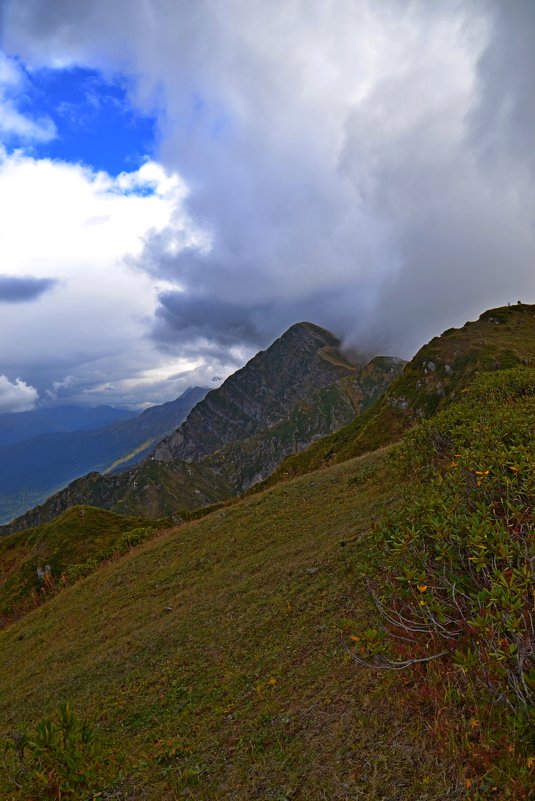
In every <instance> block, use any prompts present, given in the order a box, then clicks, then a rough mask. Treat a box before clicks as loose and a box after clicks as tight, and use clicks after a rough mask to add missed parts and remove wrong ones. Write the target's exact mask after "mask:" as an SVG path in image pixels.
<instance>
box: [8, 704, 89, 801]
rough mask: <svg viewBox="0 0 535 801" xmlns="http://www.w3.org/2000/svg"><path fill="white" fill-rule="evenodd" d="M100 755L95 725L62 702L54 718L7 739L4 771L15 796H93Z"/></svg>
mask: <svg viewBox="0 0 535 801" xmlns="http://www.w3.org/2000/svg"><path fill="white" fill-rule="evenodd" d="M97 759H98V754H97V748H96V744H95V737H94V732H93V729H92V728H91V726H90V725H89V723H88V722H87V721H81V720H79V719H78V718H77V717H76V716H75V715H74V713H73V711H72V709H71V707H70V706H69V704H63V705H61V706H60V707H59V708H58V710H57V712H56V716H55V719H45V720H42V721H41V722H40V723H38V724H37V726H36V727H35V729H32V730H30V731H26V732H23V733H22V734H19V735H14V736H12V737H10V738H8V739H7V740H6V741H5V743H4V759H3V765H2V768H3V770H2V773H3V775H4V779H5V782H6V783H7V785H6V786H11V788H12V796H11V797H12V798H24V799H57V801H60V799H79V798H87V799H90V798H93V796H94V792H95V787H96V784H97V779H98V776H97V773H98V761H97Z"/></svg>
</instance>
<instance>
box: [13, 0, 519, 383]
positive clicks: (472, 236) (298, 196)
mask: <svg viewBox="0 0 535 801" xmlns="http://www.w3.org/2000/svg"><path fill="white" fill-rule="evenodd" d="M6 8H7V10H6V12H5V27H4V30H5V34H4V36H5V46H6V48H8V49H9V50H10V52H12V53H17V54H19V55H20V56H21V57H22V58H24V59H26V61H27V62H28V63H29V64H30V65H33V66H34V67H36V68H37V67H40V66H43V65H45V66H46V65H57V64H78V65H86V66H88V67H91V68H94V69H100V70H102V71H103V72H105V73H107V74H113V72H114V71H122V72H123V73H127V74H129V75H130V76H131V87H130V92H131V100H132V103H133V104H136V105H137V106H138V107H139V108H141V109H144V110H145V111H147V110H151V111H152V113H154V114H156V115H157V116H158V120H159V130H160V140H159V153H158V158H159V160H160V161H161V163H162V164H163V166H164V168H165V169H166V170H167V171H168V172H169V174H171V173H173V174H175V173H176V174H178V175H180V176H181V180H183V181H184V183H185V186H186V187H187V189H188V191H187V193H185V194H184V195H182V196H181V197H180V200H179V201H178V200H177V202H176V207H175V209H174V210H173V211H172V212H171V213H170V214H169V218H168V220H167V222H166V223H165V224H163V225H161V226H159V227H157V228H154V229H153V230H147V231H146V232H145V234H144V237H143V243H142V247H141V248H140V249H139V250H138V251H137V252H136V253H135V254H134V255H133V257H132V258H131V259H130V262H129V263H130V265H131V266H132V265H135V269H136V270H137V272H138V274H139V275H144V276H145V277H146V278H147V279H148V280H149V281H151V282H152V283H153V286H154V305H153V307H152V310H151V311H149V310H147V315H146V326H147V331H149V332H150V336H151V338H152V342H153V343H154V344H155V345H156V346H157V347H158V348H159V350H160V352H161V353H163V354H166V357H169V358H170V356H171V355H173V354H174V355H175V356H176V357H179V356H180V357H182V358H187V359H189V360H190V361H191V363H194V364H195V365H196V367H195V368H193V369H196V370H198V369H199V366H200V365H202V364H203V363H205V362H203V360H206V359H207V358H208V354H209V355H210V358H211V359H212V362H210V369H213V370H215V371H217V372H218V373H219V372H220V371H221V369H227V370H228V368H229V366H230V365H232V364H233V363H236V362H239V360H240V359H242V358H245V356H246V355H249V354H250V353H251V352H252V351H253V350H255V349H257V348H258V347H261V346H264V345H266V344H268V342H269V341H270V340H272V339H273V338H274V337H276V336H277V335H279V334H280V333H281V332H282V330H284V329H285V328H287V327H288V326H289V325H291V324H292V323H293V322H295V321H296V320H299V319H310V320H313V321H315V322H317V323H318V324H320V325H324V326H326V327H327V328H330V329H331V330H333V331H334V332H335V333H337V334H339V335H342V336H343V337H344V338H345V340H346V341H347V342H348V343H349V344H354V345H355V344H356V345H358V346H360V347H364V348H366V349H369V350H375V351H379V350H386V351H389V352H390V353H395V354H398V355H401V356H410V355H411V354H412V353H413V352H414V350H415V349H416V348H417V347H418V346H419V345H421V344H422V343H423V342H424V341H425V340H427V339H428V338H429V337H430V336H432V335H433V334H436V333H438V332H439V331H440V330H441V329H443V328H446V327H448V326H450V325H455V324H459V323H462V322H464V321H465V320H466V319H468V318H469V317H474V316H477V315H478V314H479V313H480V312H481V311H482V310H483V309H484V308H486V307H489V306H492V305H499V304H502V303H506V302H507V301H508V300H517V299H518V298H521V299H523V300H526V301H529V300H534V299H535V277H534V276H535V271H534V268H533V252H534V246H535V229H534V225H533V215H534V209H535V203H534V201H535V197H534V186H535V184H534V181H533V178H534V175H533V170H534V166H535V162H534V156H533V152H534V151H533V147H532V143H533V136H534V125H535V109H534V103H533V96H532V86H533V83H534V81H535V54H534V49H533V47H532V42H533V41H534V40H535V7H534V5H533V3H531V2H530V0H511V2H508V3H507V4H504V3H502V2H501V0H487V1H486V2H483V0H466V1H465V2H462V1H461V2H456V3H444V4H439V3H429V2H426V1H425V0H414V2H411V3H406V2H402V1H401V0H385V2H382V3H376V2H371V0H308V2H307V3H302V2H299V1H298V0H284V1H283V0H277V1H276V2H268V1H267V0H265V2H258V3H251V2H248V0H230V2H229V0H199V2H196V3H193V4H192V3H185V2H178V3H171V2H169V1H168V0H146V2H144V3H136V4H131V3H130V2H128V0H116V2H114V3H109V2H106V1H105V0H94V2H92V3H86V2H82V1H81V0H80V1H77V0H75V1H74V2H73V0H68V1H67V0H26V2H25V3H16V2H14V0H8V3H7V7H6ZM214 360H215V361H214ZM218 360H219V364H221V365H222V366H223V367H222V368H221V367H218V366H217V364H218ZM186 372H187V370H186Z"/></svg>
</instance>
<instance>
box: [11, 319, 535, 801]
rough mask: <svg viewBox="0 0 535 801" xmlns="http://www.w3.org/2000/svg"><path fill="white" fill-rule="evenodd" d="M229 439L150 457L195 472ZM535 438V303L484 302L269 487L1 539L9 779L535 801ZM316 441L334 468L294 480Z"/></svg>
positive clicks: (285, 794) (213, 791) (156, 465)
mask: <svg viewBox="0 0 535 801" xmlns="http://www.w3.org/2000/svg"><path fill="white" fill-rule="evenodd" d="M372 362H375V364H372V363H370V365H368V367H367V368H366V367H362V366H359V367H356V368H355V371H354V373H353V374H352V375H346V376H342V377H339V378H337V379H336V380H335V381H334V383H333V384H332V385H330V386H327V387H324V388H322V389H319V390H315V391H313V392H312V393H311V394H310V395H309V396H308V399H309V400H310V405H311V406H314V408H315V414H317V415H319V416H320V418H321V417H322V416H323V414H324V412H322V411H321V409H318V407H319V406H321V399H322V398H323V399H324V400H325V396H324V393H326V392H327V393H330V392H331V388H332V387H335V388H336V387H343V388H344V391H345V392H346V393H349V389H348V387H349V386H351V382H352V381H356V382H357V383H356V384H353V389H354V390H355V394H358V392H359V391H361V388H362V387H363V386H364V385H365V383H366V381H371V383H372V384H373V383H374V382H375V378H376V376H374V372H375V370H377V369H378V368H380V369H381V370H382V371H384V370H385V369H387V367H388V363H387V362H386V363H385V362H383V361H382V360H379V361H378V363H377V360H372ZM430 362H431V363H430ZM383 379H384V380H386V377H385V376H383ZM340 392H341V393H342V390H340ZM342 395H343V393H342V394H340V395H338V394H336V395H335V396H329V398H330V399H329V400H328V401H327V400H325V403H326V408H328V407H329V404H330V403H331V399H332V397H335V404H334V405H335V408H336V416H338V415H339V414H342V416H343V412H342V410H343V406H344V404H343V400H342ZM346 397H349V395H348V394H347V395H346ZM312 399H313V400H312ZM307 413H308V414H310V410H308V412H307V399H304V400H302V401H298V402H297V403H296V404H295V405H294V406H293V407H292V409H291V410H290V412H289V413H286V415H285V416H284V417H283V418H282V419H281V420H279V422H275V423H272V425H271V427H270V428H267V429H262V430H260V431H257V432H256V433H255V434H251V435H250V436H249V437H248V438H247V439H246V440H241V442H253V441H255V443H256V444H257V445H258V442H261V441H262V439H261V440H259V441H256V439H255V438H257V437H260V438H262V437H263V436H265V435H266V436H267V434H266V432H269V431H275V430H276V429H277V428H278V426H280V425H283V423H284V421H287V420H290V419H293V420H294V429H293V433H292V435H291V438H293V436H294V435H295V436H296V437H297V430H298V423H297V421H300V422H299V425H301V424H303V421H304V419H305V417H306V414H307ZM301 414H303V415H304V417H301ZM292 415H293V417H292ZM283 427H284V426H283ZM396 429H397V430H398V431H399V430H403V429H410V430H407V431H406V433H404V434H403V435H402V438H401V441H400V442H397V441H396V442H394V443H392V444H390V445H381V447H379V448H377V449H376V450H373V452H369V453H365V454H363V455H361V456H357V457H352V458H351V457H350V456H348V453H350V451H351V448H354V449H358V448H362V447H366V445H367V443H368V444H370V443H372V442H373V440H374V438H375V439H376V440H377V441H379V442H384V441H385V440H386V439H388V438H390V439H392V440H394V439H399V435H398V434H396ZM278 437H279V438H280V439H281V440H282V433H281V432H280V431H279V434H278ZM239 445H240V440H237V439H235V440H233V441H232V442H229V443H227V444H226V445H224V446H223V447H221V448H219V449H217V450H214V451H212V452H210V453H206V454H205V455H204V456H202V457H200V458H199V459H198V460H197V461H195V462H194V461H190V462H187V461H184V460H180V461H179V462H176V460H175V461H170V462H163V461H158V460H156V459H149V460H147V461H145V462H144V463H143V465H141V466H140V467H139V468H137V469H139V470H143V471H145V473H144V474H143V475H144V476H145V478H147V479H148V477H149V473H150V471H151V470H152V471H154V477H156V476H157V475H158V473H159V471H168V472H169V475H172V472H173V467H174V465H175V464H180V465H182V467H183V470H184V476H186V475H187V470H190V471H191V476H192V477H193V478H195V479H198V480H201V479H202V475H201V468H200V466H202V465H203V464H204V463H205V460H217V459H219V458H220V454H222V453H224V452H227V453H231V450H227V449H233V448H238V447H239ZM534 446H535V307H523V308H515V309H513V310H509V309H495V310H492V311H491V312H488V313H485V314H484V315H482V316H481V318H480V319H479V321H477V322H475V323H472V324H470V325H468V326H465V327H464V328H463V329H459V330H453V329H451V330H449V331H448V332H445V334H443V335H442V336H441V337H438V338H436V339H434V340H432V341H431V343H429V345H427V346H425V347H424V348H423V349H422V350H421V351H420V352H419V354H417V357H415V360H413V362H411V363H410V364H409V365H407V366H406V367H405V369H404V370H403V372H402V374H401V375H400V376H399V377H398V378H396V379H394V381H392V382H391V384H390V387H389V388H387V390H386V392H385V393H384V395H383V396H382V397H381V398H379V400H377V401H376V402H375V404H372V405H371V406H369V407H368V409H367V410H365V411H364V412H363V413H362V414H360V415H359V416H358V417H357V418H356V420H355V421H354V423H352V424H351V425H350V426H348V427H345V428H344V429H341V431H340V432H339V433H338V434H335V435H332V436H329V437H327V438H326V440H321V441H318V442H316V443H314V444H313V445H312V446H311V448H309V449H308V451H304V452H303V453H301V454H298V455H294V456H293V457H292V458H291V459H290V460H287V461H286V463H285V465H284V467H285V468H286V471H285V473H280V474H279V481H278V483H277V484H274V485H273V486H268V487H266V484H264V485H260V486H258V485H256V491H255V493H254V494H253V493H251V494H248V495H246V496H245V497H242V498H240V499H234V500H233V501H232V503H226V504H220V505H219V506H218V507H217V508H211V509H202V510H200V511H199V512H197V513H195V514H194V515H192V517H194V518H195V519H194V520H193V521H191V520H189V521H186V522H184V521H173V520H172V519H167V520H161V521H158V522H157V523H155V524H147V523H146V521H140V520H139V519H135V518H126V517H120V516H117V515H114V514H112V513H110V512H107V511H104V510H102V509H91V508H89V507H87V506H85V507H76V508H73V509H70V510H68V511H67V512H65V513H64V514H63V515H62V516H60V517H58V518H57V519H56V520H54V521H52V522H50V523H45V524H44V525H41V526H39V527H37V528H35V529H31V530H29V531H22V532H18V533H14V534H12V535H10V536H7V537H4V538H2V539H1V540H0V604H3V605H4V607H5V608H4V610H2V611H3V613H4V615H5V617H6V618H7V620H6V622H9V625H7V626H6V627H5V628H4V629H3V630H2V631H0V664H1V665H2V669H1V670H0V739H2V741H3V742H4V743H5V748H4V751H3V759H2V761H1V762H0V796H1V795H4V796H5V797H6V798H9V799H11V801H25V799H28V798H42V797H54V796H56V797H58V796H59V795H60V794H61V796H62V797H68V796H69V795H70V796H72V797H80V798H91V797H94V798H96V797H99V798H100V797H102V798H112V797H117V798H118V797H120V798H124V799H125V801H126V799H134V798H140V797H143V798H144V799H146V801H171V800H172V799H176V798H179V797H180V798H181V797H189V798H197V799H199V801H216V799H217V800H220V801H230V799H242V798H258V799H261V798H262V799H280V801H283V800H284V799H290V798H292V799H295V801H305V799H306V801H321V799H325V798H329V799H330V800H331V801H347V799H349V798H354V799H369V801H381V799H386V798H396V799H399V801H413V800H414V799H421V801H424V799H425V801H442V799H450V801H461V799H466V798H468V797H469V798H474V799H475V798H478V799H481V801H483V799H491V798H496V799H504V801H505V799H513V798H514V799H525V801H527V799H528V798H531V797H532V795H533V736H532V733H533V694H534V692H535V681H534V678H535V677H534V676H533V667H532V661H531V657H532V654H533V646H534V641H533V626H532V609H533V597H532V582H530V576H531V573H530V571H531V570H532V567H533V558H534V553H533V533H534V519H535V518H534V512H535V509H534V503H535V494H534V492H533V480H534V475H535V473H534V468H535V459H534V453H535V450H534ZM320 448H321V450H319V451H318V449H320ZM253 450H255V448H253ZM266 452H267V451H266ZM319 453H320V454H322V459H323V460H322V459H319V458H318V454H319ZM307 454H308V456H307ZM310 454H312V457H311V456H310ZM305 457H307V458H308V460H309V461H308V463H306V462H304V463H303V465H302V467H310V464H311V462H312V461H313V459H315V458H318V461H317V466H318V467H320V468H321V469H316V470H315V471H313V472H310V471H309V472H306V471H304V474H303V475H299V476H297V477H295V478H291V477H289V476H288V467H289V465H290V464H291V463H292V461H293V462H296V461H298V460H304V459H305ZM212 466H213V462H212ZM231 472H232V471H231ZM160 474H161V475H163V473H160ZM125 475H126V474H125ZM137 475H138V476H139V475H140V473H137ZM213 475H215V473H213ZM104 478H106V477H104ZM109 478H110V479H113V480H116V481H119V480H124V475H122V476H121V475H116V476H110V477H109ZM281 479H284V480H281ZM86 480H92V481H99V480H101V479H100V478H99V477H98V476H97V477H96V478H91V477H87V479H86ZM127 480H128V477H127ZM189 486H190V491H191V486H192V485H191V484H190V485H189ZM131 489H132V493H134V490H136V491H137V492H138V493H141V494H142V493H143V490H144V488H143V486H138V487H137V488H133V487H132V488H131ZM208 490H209V487H206V491H208ZM103 563H104V564H103ZM47 565H48V567H49V570H48V571H47ZM62 574H63V575H62ZM48 599H50V602H46V601H47V600H48ZM28 600H29V602H30V605H31V607H32V608H31V609H28V607H27V606H26V607H25V604H27V602H28ZM18 603H19V604H20V606H19V607H18V608H17V604H18ZM35 605H37V606H38V608H33V606H35ZM23 607H24V608H23ZM23 612H26V614H23V615H22V617H21V618H20V619H16V617H17V616H18V615H17V613H18V614H21V613H23ZM59 703H61V704H65V703H68V704H69V708H67V709H66V708H65V707H63V708H62V711H58V704H59ZM71 710H73V713H74V715H75V717H74V718H70V715H71ZM77 719H78V721H79V722H78V723H77ZM65 720H67V722H68V725H69V728H68V732H69V737H68V738H66V737H64V738H63V740H62V738H61V736H60V735H61V726H62V725H63V730H65V728H66V724H65ZM69 720H70V722H69ZM50 721H55V722H50ZM62 721H63V722H62ZM82 724H83V725H82ZM91 734H92V736H90V735H91ZM44 738H47V740H46V741H45V742H43V741H44ZM52 739H53V742H54V747H53V748H50V747H47V746H48V745H49V743H50V740H52ZM43 746H44V747H43ZM73 766H74V767H75V768H76V771H75V772H74V778H73ZM43 768H44V769H43ZM74 782H76V784H74Z"/></svg>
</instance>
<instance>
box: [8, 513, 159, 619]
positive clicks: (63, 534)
mask: <svg viewBox="0 0 535 801" xmlns="http://www.w3.org/2000/svg"><path fill="white" fill-rule="evenodd" d="M153 528H154V526H153ZM150 531H151V527H149V526H147V522H146V521H145V520H141V519H140V518H133V517H122V516H121V515H116V514H113V513H112V512H106V511H104V510H103V509H95V508H94V507H91V506H78V507H76V508H74V509H69V511H67V512H65V513H64V514H63V515H61V516H60V517H58V518H56V520H52V521H51V522H50V523H45V524H44V525H42V526H37V527H36V528H32V529H28V530H27V531H23V532H21V533H18V534H12V535H11V536H8V537H0V625H5V624H6V622H8V621H10V620H12V619H13V618H14V617H18V616H20V614H21V613H23V612H24V611H27V610H28V609H31V608H32V607H33V606H35V605H37V604H39V603H41V602H42V601H43V600H45V599H46V598H47V597H48V596H49V595H51V594H53V593H54V592H55V591H56V589H57V588H58V586H59V585H60V584H61V583H62V582H63V583H65V581H66V580H67V581H73V580H74V578H75V577H76V576H77V575H79V574H83V572H84V571H86V572H91V570H92V569H95V568H96V566H97V564H98V563H99V562H100V561H103V560H104V559H105V558H109V557H110V556H111V555H112V554H113V553H114V550H116V549H118V548H119V547H120V544H121V542H127V539H128V538H127V537H126V535H127V534H130V541H133V540H132V537H133V536H136V537H137V539H138V540H139V538H140V536H141V534H142V532H145V533H147V534H148V533H150ZM132 532H134V533H135V534H134V535H133V534H132Z"/></svg>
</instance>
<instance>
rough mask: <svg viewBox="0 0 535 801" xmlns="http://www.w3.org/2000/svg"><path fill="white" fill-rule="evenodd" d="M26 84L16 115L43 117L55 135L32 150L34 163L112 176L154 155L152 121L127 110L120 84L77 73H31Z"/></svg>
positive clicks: (71, 70)
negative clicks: (78, 165)
mask: <svg viewBox="0 0 535 801" xmlns="http://www.w3.org/2000/svg"><path fill="white" fill-rule="evenodd" d="M27 78H28V81H27V83H26V85H25V87H24V94H23V95H19V97H18V98H17V107H18V109H19V111H20V112H21V113H22V114H24V115H25V116H27V117H30V118H32V119H40V118H43V117H49V118H50V119H52V120H53V121H54V124H55V126H56V129H57V136H56V138H54V139H52V140H50V141H49V142H37V143H35V144H34V146H33V148H32V150H33V152H34V154H35V155H36V156H37V157H40V158H52V159H60V160H62V161H68V162H82V163H83V164H87V165H90V166H92V167H94V168H95V169H97V170H106V172H108V173H110V175H118V174H119V173H120V172H123V171H131V170H134V169H137V168H138V167H139V165H140V164H141V163H142V162H143V161H144V159H145V157H147V156H149V157H152V156H153V155H154V150H155V146H156V139H157V123H156V118H155V117H154V116H148V115H143V114H141V113H140V112H138V111H137V110H136V109H134V108H132V106H131V104H130V102H129V99H128V91H127V84H126V81H125V80H123V79H121V78H119V79H118V80H116V81H114V82H110V81H109V80H106V79H105V78H104V77H103V76H102V74H101V73H99V72H98V71H96V70H91V69H85V68H81V67H71V68H68V69H56V70H54V69H42V70H37V71H34V72H31V73H28V74H27ZM11 144H12V146H16V144H17V143H16V142H12V143H11Z"/></svg>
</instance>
